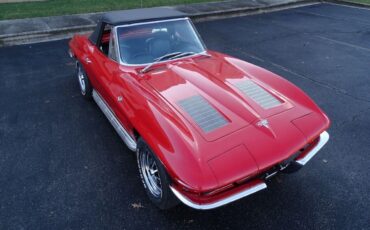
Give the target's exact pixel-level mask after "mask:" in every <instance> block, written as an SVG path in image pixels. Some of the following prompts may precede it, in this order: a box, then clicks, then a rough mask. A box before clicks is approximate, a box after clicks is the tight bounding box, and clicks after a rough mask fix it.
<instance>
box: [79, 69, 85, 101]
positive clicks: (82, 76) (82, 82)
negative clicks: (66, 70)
mask: <svg viewBox="0 0 370 230" xmlns="http://www.w3.org/2000/svg"><path fill="white" fill-rule="evenodd" d="M77 77H78V83H79V85H80V88H81V93H82V95H85V94H86V84H85V74H84V72H83V70H82V68H81V66H78V71H77Z"/></svg>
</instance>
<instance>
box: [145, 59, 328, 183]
mask: <svg viewBox="0 0 370 230" xmlns="http://www.w3.org/2000/svg"><path fill="white" fill-rule="evenodd" d="M243 65H244V66H243ZM143 79H145V81H146V82H147V83H148V84H149V85H150V87H151V88H152V89H153V90H154V91H155V92H156V93H157V95H158V96H159V97H161V98H162V99H163V100H165V101H166V102H167V103H168V104H169V105H170V106H171V107H172V108H173V114H177V116H178V117H179V118H180V119H182V120H183V121H184V122H185V123H186V124H188V126H189V129H191V130H193V132H194V133H196V134H197V135H196V138H195V142H196V143H193V144H192V148H193V150H192V151H193V155H194V157H195V159H197V160H196V162H197V164H200V165H199V166H200V168H203V169H204V168H205V167H207V168H210V169H211V171H212V174H213V175H214V176H215V177H216V181H217V182H218V186H221V185H224V184H227V183H231V182H232V181H237V180H239V179H241V178H245V177H246V176H251V175H255V174H256V173H259V172H261V171H262V170H265V169H266V168H268V167H270V166H272V165H274V164H276V163H278V162H281V161H283V160H284V159H287V158H288V157H290V156H291V155H292V154H293V153H294V152H296V151H297V150H299V149H300V148H302V146H304V145H305V143H307V142H308V141H310V138H313V137H317V135H318V134H319V132H320V131H322V129H324V128H327V127H328V120H326V121H325V119H327V118H326V116H325V115H322V114H321V110H320V109H319V108H318V107H317V106H316V105H315V104H314V103H313V102H312V100H310V99H309V98H308V97H307V96H306V95H305V94H304V93H303V92H302V91H300V90H299V89H298V88H297V87H295V86H294V85H292V84H291V83H289V82H287V81H286V80H284V79H282V78H280V77H278V76H277V75H274V74H272V73H270V72H268V71H266V70H263V69H261V68H259V67H256V66H254V65H252V64H249V63H246V62H243V61H241V60H238V59H235V58H231V57H229V56H223V55H221V54H218V53H215V52H212V57H204V56H198V57H193V58H187V59H183V60H178V61H175V62H171V63H166V64H162V65H159V66H156V67H155V68H153V69H152V70H151V71H150V72H148V73H146V75H145V76H143ZM308 115H309V116H308ZM302 117H307V118H304V119H299V118H302ZM325 122H327V123H325ZM310 124H312V125H311V126H310ZM324 126H325V127H324ZM198 136H199V138H198ZM204 172H205V171H203V174H206V173H204ZM205 181H207V180H205ZM210 187H212V186H211V185H210V186H209V187H208V188H210Z"/></svg>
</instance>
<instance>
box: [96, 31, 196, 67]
mask: <svg viewBox="0 0 370 230" xmlns="http://www.w3.org/2000/svg"><path fill="white" fill-rule="evenodd" d="M186 32H187V31H185V32H182V33H179V32H178V31H177V30H176V29H175V26H172V27H171V26H168V27H158V28H153V27H152V26H150V27H149V26H148V27H145V26H144V27H139V28H135V27H132V28H129V27H127V28H124V30H123V31H119V32H118V33H119V34H118V39H119V44H120V45H119V50H120V54H121V59H122V61H123V62H124V63H127V64H144V63H151V62H153V61H154V60H155V59H156V58H158V57H161V56H163V55H165V54H168V53H172V52H199V47H197V46H196V45H194V43H193V42H188V41H187V39H188V40H190V41H191V39H190V38H188V37H187V36H186V35H184V33H186ZM110 37H111V27H110V26H109V25H107V26H106V28H105V29H104V32H103V34H102V38H101V42H100V50H101V51H102V52H103V53H104V54H105V55H107V56H108V55H109V50H110V49H109V46H110Z"/></svg>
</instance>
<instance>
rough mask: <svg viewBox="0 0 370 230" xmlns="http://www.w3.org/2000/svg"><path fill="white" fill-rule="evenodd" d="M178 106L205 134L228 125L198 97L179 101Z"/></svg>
mask: <svg viewBox="0 0 370 230" xmlns="http://www.w3.org/2000/svg"><path fill="white" fill-rule="evenodd" d="M178 104H179V105H180V107H181V108H182V109H183V110H184V111H185V112H187V113H188V114H189V115H190V117H191V118H192V119H193V120H194V122H195V123H196V124H197V125H198V126H199V127H200V128H201V129H202V130H203V131H204V132H206V133H207V132H210V131H212V130H215V129H217V128H220V127H222V126H224V125H226V124H227V123H228V122H227V120H226V119H225V118H224V117H223V116H222V115H221V114H220V113H219V112H217V111H216V110H215V109H214V108H213V107H212V106H211V105H210V104H209V103H208V102H207V101H206V100H205V99H204V98H203V97H202V96H200V95H195V96H192V97H189V98H187V99H184V100H181V101H179V102H178Z"/></svg>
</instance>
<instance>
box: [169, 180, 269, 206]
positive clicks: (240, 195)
mask: <svg viewBox="0 0 370 230" xmlns="http://www.w3.org/2000/svg"><path fill="white" fill-rule="evenodd" d="M265 188H267V185H266V184H265V183H263V182H261V183H259V184H257V185H255V186H253V187H251V188H248V189H246V190H244V191H242V192H239V193H237V194H234V195H232V196H229V197H227V198H225V199H223V200H220V201H217V202H214V203H210V204H197V203H194V202H193V201H191V200H189V199H188V198H186V197H185V196H184V195H182V194H181V193H180V192H179V191H177V189H175V188H174V187H172V186H170V189H171V190H172V192H173V194H175V196H176V197H177V198H178V199H179V200H180V201H181V202H182V203H184V204H185V205H187V206H189V207H191V208H194V209H200V210H207V209H213V208H218V207H220V206H223V205H226V204H229V203H231V202H233V201H236V200H239V199H241V198H243V197H246V196H249V195H251V194H253V193H256V192H258V191H260V190H262V189H265Z"/></svg>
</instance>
